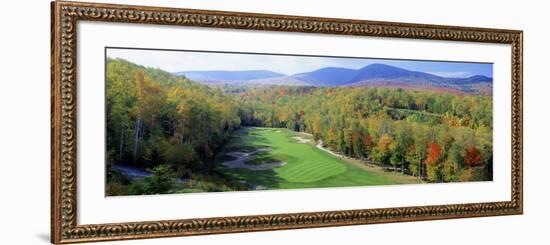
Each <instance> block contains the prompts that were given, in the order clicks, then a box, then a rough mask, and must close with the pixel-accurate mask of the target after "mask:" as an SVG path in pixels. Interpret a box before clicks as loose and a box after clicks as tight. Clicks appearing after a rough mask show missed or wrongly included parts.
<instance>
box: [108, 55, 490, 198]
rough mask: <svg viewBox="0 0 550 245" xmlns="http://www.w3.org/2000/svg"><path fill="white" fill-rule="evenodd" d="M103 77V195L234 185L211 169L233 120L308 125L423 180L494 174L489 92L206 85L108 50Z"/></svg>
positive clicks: (356, 153)
mask: <svg viewBox="0 0 550 245" xmlns="http://www.w3.org/2000/svg"><path fill="white" fill-rule="evenodd" d="M106 86H107V89H106V97H107V100H106V101H107V103H106V110H107V112H106V113H107V162H108V170H109V171H108V176H107V177H108V181H107V182H108V185H107V193H108V194H109V195H120V194H153V193H167V192H171V191H172V190H171V189H173V188H174V187H173V183H172V184H166V181H165V180H171V181H173V180H174V179H175V178H191V179H193V178H195V179H196V177H197V176H200V177H201V178H202V179H207V180H209V181H210V182H212V183H213V184H212V183H207V184H206V185H207V186H210V187H211V188H214V189H216V190H217V189H232V188H233V189H234V188H236V187H235V186H234V185H232V184H231V183H229V182H227V181H225V180H224V179H223V176H217V175H218V174H217V173H215V171H214V169H215V159H216V157H219V156H217V154H218V153H219V152H220V149H221V147H223V145H224V144H225V143H226V142H227V140H228V139H229V137H230V135H231V133H232V132H233V131H234V130H236V129H237V128H239V127H240V126H241V125H243V126H262V127H286V128H289V129H291V130H294V131H300V132H307V133H311V134H312V135H313V136H314V139H315V140H316V141H319V142H322V144H323V145H324V146H326V147H328V148H330V149H331V150H333V151H335V152H340V153H341V154H343V155H346V156H348V157H353V158H357V159H362V160H364V161H365V162H369V163H372V164H378V165H380V166H381V167H384V168H387V169H388V170H389V171H401V172H403V173H404V174H410V175H414V176H417V177H418V178H419V179H422V180H425V181H429V182H453V181H477V180H491V179H492V149H493V145H492V98H491V97H488V96H473V95H453V94H450V93H437V92H422V91H412V90H402V89H389V88H352V87H297V86H265V87H231V86H226V87H215V88H214V87H208V86H206V85H201V84H199V83H196V82H193V81H190V80H188V79H186V78H184V77H178V76H174V75H172V74H170V73H168V72H164V71H162V70H159V69H154V68H146V67H142V66H138V65H135V64H132V63H130V62H127V61H124V60H121V59H116V60H113V59H108V60H107V77H106ZM112 164H124V165H131V166H139V167H144V168H149V169H150V172H152V173H153V176H152V177H148V178H145V179H144V180H142V181H141V182H136V183H131V182H130V181H129V180H128V179H125V178H124V176H122V175H121V174H120V173H119V172H117V171H116V170H115V169H114V168H112ZM147 181H148V182H147ZM145 182H147V183H145ZM152 183H153V184H152ZM198 184H200V185H201V188H204V185H205V183H198Z"/></svg>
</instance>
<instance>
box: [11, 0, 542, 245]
mask: <svg viewBox="0 0 550 245" xmlns="http://www.w3.org/2000/svg"><path fill="white" fill-rule="evenodd" d="M100 2H111V3H122V4H141V5H151V4H154V5H158V6H175V7H184V8H202V9H216V10H227V11H247V12H265V13H275V14H277V13H278V14H291V15H310V16H324V17H340V18H351V19H370V20H384V21H398V22H414V23H430V24H444V25H464V26H480V27H494V28H509V29H523V30H524V31H525V34H524V35H525V38H524V41H525V46H524V113H525V116H524V135H525V142H524V146H525V150H524V166H525V169H524V176H525V177H524V188H525V190H524V197H525V208H524V212H525V214H524V215H522V216H509V217H491V218H477V219H460V220H443V221H430V222H412V223H399V224H383V225H367V226H352V227H335V228H323V229H305V230H290V231H276V232H259V233H241V234H229V235H214V236H199V237H186V238H170V239H153V240H139V241H125V242H116V243H102V244H181V243H187V244H220V243H227V242H230V243H232V244H233V243H236V242H238V243H239V244H243V245H244V244H293V243H298V244H300V243H301V244H329V243H340V244H364V243H365V242H369V243H372V244H380V243H387V244H400V243H407V244H424V245H427V244H441V243H445V244H469V243H470V244H478V243H487V244H489V243H491V244H492V243H497V244H509V243H510V244H512V243H515V244H518V243H520V244H521V243H522V242H528V241H541V242H542V241H546V240H548V239H547V237H546V233H545V231H546V229H544V223H543V221H547V220H548V218H550V215H549V214H548V211H546V209H545V207H546V206H547V204H546V202H545V201H546V200H545V199H546V196H547V188H546V187H547V186H548V183H547V182H546V181H545V179H546V176H547V174H548V173H549V172H550V164H549V163H548V160H547V157H546V155H547V154H546V152H547V151H548V149H547V148H548V147H547V146H548V143H547V140H546V139H547V138H548V137H549V136H550V135H549V133H548V130H546V127H547V126H546V125H547V122H548V121H547V119H545V118H547V116H546V113H544V112H546V111H548V109H547V107H546V105H547V104H548V102H547V101H546V100H545V98H546V97H547V96H548V95H547V93H548V92H547V91H549V89H550V85H548V75H547V74H548V73H547V69H548V68H547V66H548V64H547V60H548V56H549V55H550V49H549V48H548V45H547V41H546V40H548V38H549V37H550V35H549V34H548V33H547V31H546V28H545V26H543V23H546V22H548V20H549V19H550V18H549V17H548V16H547V15H546V14H545V13H544V12H546V11H545V10H546V9H547V8H545V7H544V5H543V4H544V3H543V2H542V1H540V3H538V1H537V2H535V1H531V2H528V1H522V2H518V1H514V2H511V1H475V0H464V1H459V2H443V1H436V0H426V1H421V0H418V1H406V0H385V1H368V2H367V1H353V0H340V1H314V0H311V1H306V0H277V1H276V0H264V1H252V0H232V1H227V0H226V1H219V0H218V1H215V0H187V1H181V0H180V1H177V0H171V1H170V0H157V1H151V0H125V1H114V0H112V1H100ZM3 9H5V10H6V11H5V12H4V14H2V15H0V18H1V22H0V23H2V30H3V35H2V37H3V38H2V39H0V40H1V41H0V42H1V45H0V49H1V50H0V53H1V54H2V55H1V56H0V57H1V58H0V59H1V61H2V62H1V64H2V67H3V69H2V75H1V77H2V79H1V81H2V82H1V83H0V108H1V112H2V114H1V115H2V120H0V129H1V131H0V132H1V134H0V149H1V150H0V153H1V158H0V159H1V160H0V162H1V163H2V164H1V168H0V170H1V173H2V174H1V177H0V181H1V186H2V192H3V193H2V194H3V195H2V196H3V200H4V201H3V202H2V209H0V217H3V219H2V221H0V225H1V228H2V229H3V230H4V231H5V232H3V236H1V237H0V241H2V242H1V243H3V244H4V243H5V244H13V243H19V244H47V243H49V229H50V228H49V223H50V221H49V208H50V207H49V201H50V197H49V183H50V179H49V168H50V165H49V158H50V133H49V132H50V131H49V124H50V118H49V113H50V85H49V76H50V74H49V73H50V70H49V64H50V60H49V52H50V51H49V48H50V43H49V41H50V40H49V39H50V34H49V33H50V19H49V18H50V16H49V15H50V13H49V0H33V1H30V0H21V1H11V2H6V3H4V5H3ZM419 237H422V239H420V238H419ZM535 243H536V242H535Z"/></svg>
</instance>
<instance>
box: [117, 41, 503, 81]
mask: <svg viewBox="0 0 550 245" xmlns="http://www.w3.org/2000/svg"><path fill="white" fill-rule="evenodd" d="M107 57H110V58H122V59H125V60H128V61H130V62H133V63H136V64H139V65H143V66H148V67H156V68H160V69H163V70H166V71H169V72H178V71H204V70H227V71H235V70H270V71H274V72H279V73H283V74H287V75H292V74H296V73H301V72H309V71H314V70H317V69H320V68H324V67H329V66H330V67H345V68H351V69H359V68H362V67H364V66H366V65H369V64H373V63H382V64H387V65H393V66H397V67H401V68H404V69H408V70H413V71H421V72H428V73H432V74H435V75H439V76H444V77H469V76H473V75H484V76H488V77H493V65H492V64H485V63H465V62H441V61H416V60H387V59H370V58H338V57H308V56H290V55H265V54H238V53H211V52H192V51H164V50H143V49H114V48H108V49H107Z"/></svg>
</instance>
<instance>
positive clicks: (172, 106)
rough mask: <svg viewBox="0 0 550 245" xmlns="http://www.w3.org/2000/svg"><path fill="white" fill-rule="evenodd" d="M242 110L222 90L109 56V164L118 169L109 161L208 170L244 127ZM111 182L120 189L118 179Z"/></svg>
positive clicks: (183, 173)
mask: <svg viewBox="0 0 550 245" xmlns="http://www.w3.org/2000/svg"><path fill="white" fill-rule="evenodd" d="M238 111H239V104H238V102H237V101H235V100H234V99H233V97H231V96H230V95H227V94H225V93H223V92H222V91H221V90H219V89H213V88H209V87H207V86H205V85H201V84H198V83H195V82H192V81H190V80H187V79H185V78H181V77H177V76H174V75H172V74H170V73H168V72H165V71H162V70H159V69H153V68H146V67H142V66H138V65H135V64H132V63H130V62H127V61H125V60H121V59H108V60H107V76H106V114H107V115H106V118H107V120H106V124H107V128H106V130H107V162H108V166H109V167H111V172H116V171H113V170H112V166H111V165H112V164H115V163H116V164H126V165H132V166H141V167H147V168H153V167H157V166H158V165H161V164H163V165H167V166H168V167H169V168H170V169H169V170H170V171H168V172H173V173H175V176H176V177H180V178H181V177H187V176H189V173H208V172H210V171H211V170H212V168H213V161H214V158H215V154H216V152H217V150H218V148H220V147H221V146H222V145H223V144H224V142H225V141H226V140H227V139H228V136H229V135H230V134H231V132H232V131H233V130H234V129H236V128H238V127H239V126H240V118H239V115H238ZM108 182H109V181H108ZM119 182H124V181H119ZM110 184H111V186H110V187H113V190H114V189H117V188H115V187H116V184H117V180H114V181H111V182H110ZM118 184H124V183H118ZM118 187H120V185H119V186H118ZM108 188H109V186H108ZM118 189H119V190H120V189H121V188H118ZM113 192H116V191H113ZM115 194H116V193H115Z"/></svg>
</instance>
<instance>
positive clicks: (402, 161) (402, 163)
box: [401, 155, 405, 174]
mask: <svg viewBox="0 0 550 245" xmlns="http://www.w3.org/2000/svg"><path fill="white" fill-rule="evenodd" d="M401 173H402V174H404V173H405V161H404V160H403V155H401Z"/></svg>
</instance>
